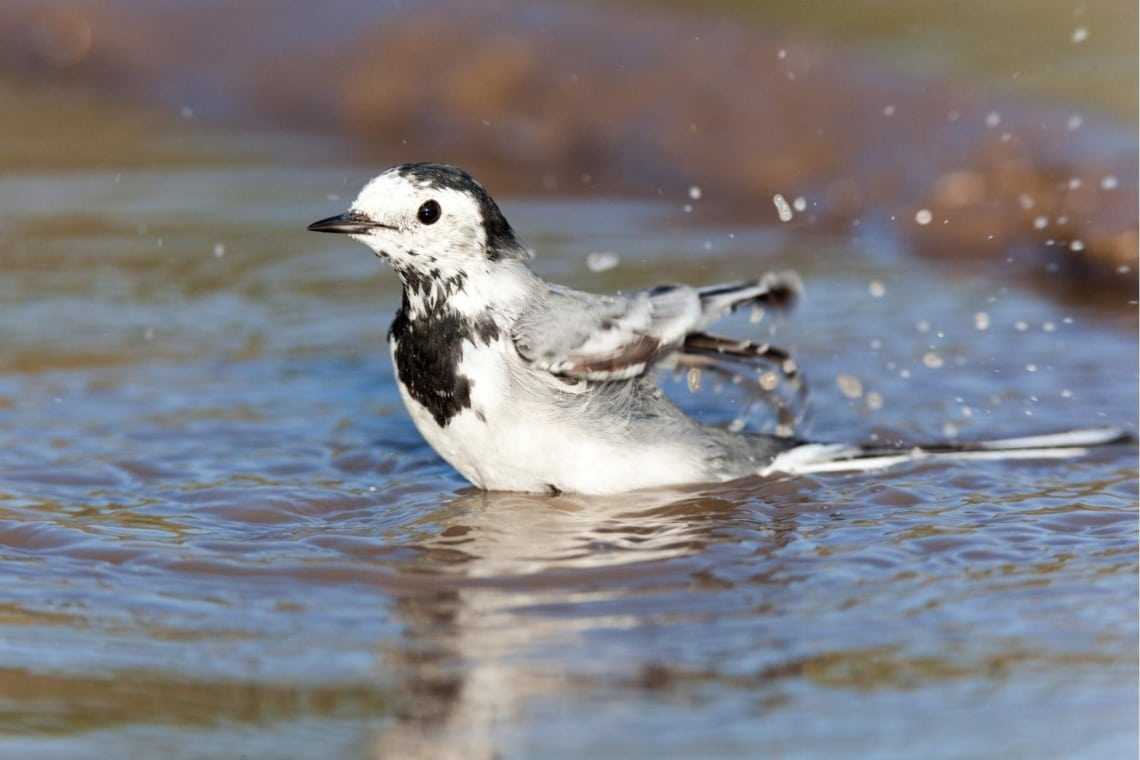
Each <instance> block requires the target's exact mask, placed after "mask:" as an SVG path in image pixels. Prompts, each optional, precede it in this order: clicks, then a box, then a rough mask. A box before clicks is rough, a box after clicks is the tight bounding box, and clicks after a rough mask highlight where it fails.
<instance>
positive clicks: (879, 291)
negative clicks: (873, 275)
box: [867, 280, 887, 298]
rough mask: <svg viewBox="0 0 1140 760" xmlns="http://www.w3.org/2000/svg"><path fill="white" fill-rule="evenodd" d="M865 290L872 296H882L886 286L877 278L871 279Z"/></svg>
mask: <svg viewBox="0 0 1140 760" xmlns="http://www.w3.org/2000/svg"><path fill="white" fill-rule="evenodd" d="M867 292H868V293H870V294H871V296H872V297H874V298H882V297H883V294H884V293H886V292H887V286H886V285H884V284H883V283H882V282H880V281H879V280H871V283H870V284H869V285H868V286H867Z"/></svg>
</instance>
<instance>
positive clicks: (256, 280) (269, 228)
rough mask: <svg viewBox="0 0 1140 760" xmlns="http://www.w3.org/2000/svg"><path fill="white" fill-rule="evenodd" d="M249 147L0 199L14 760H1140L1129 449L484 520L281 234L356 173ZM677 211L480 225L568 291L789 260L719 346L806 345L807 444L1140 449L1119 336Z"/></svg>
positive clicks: (312, 256)
mask: <svg viewBox="0 0 1140 760" xmlns="http://www.w3.org/2000/svg"><path fill="white" fill-rule="evenodd" d="M230 147H231V148H234V151H235V152H236V153H238V154H243V155H246V156H247V157H248V156H255V158H254V159H247V160H246V161H245V162H244V163H242V164H239V165H228V164H227V163H226V162H224V161H217V162H212V161H197V162H194V163H192V164H191V165H187V166H181V167H179V166H174V167H171V166H169V165H162V166H158V167H155V168H147V167H142V168H138V169H130V168H125V169H124V170H123V171H106V170H103V169H100V168H97V167H96V168H92V169H73V170H69V171H64V170H61V171H58V172H27V173H16V174H8V175H6V176H4V177H2V178H0V208H2V209H3V212H2V217H0V224H2V225H3V226H2V227H0V230H2V234H3V241H2V256H3V261H4V270H5V271H4V277H3V279H0V303H2V304H3V307H2V308H3V314H4V320H3V327H0V358H2V372H0V559H2V561H3V567H4V583H3V591H2V592H0V704H2V705H3V710H2V711H0V729H2V733H3V734H4V736H5V737H6V738H4V739H0V753H2V754H4V755H6V756H13V757H45V758H46V757H76V756H124V757H125V756H134V757H210V756H222V755H224V756H238V755H244V756H250V757H275V758H281V757H305V756H314V755H317V754H320V755H323V756H326V757H327V756H333V757H358V756H359V757H372V756H384V757H387V756H392V757H395V756H420V757H492V756H505V757H568V758H569V757H581V756H586V755H591V756H601V757H609V756H622V757H653V756H662V755H667V756H706V757H713V756H722V757H729V756H757V755H764V756H780V757H818V756H834V755H836V754H839V753H845V754H852V755H861V756H875V757H914V756H924V757H985V756H988V757H999V756H1001V757H1009V756H1038V757H1072V756H1076V755H1082V756H1099V757H1110V756H1117V757H1131V756H1134V755H1135V752H1136V714H1137V697H1136V694H1137V677H1136V673H1137V669H1136V665H1137V660H1136V640H1137V622H1136V621H1137V557H1136V555H1137V512H1136V506H1137V462H1136V451H1135V449H1134V448H1131V447H1122V448H1116V449H1107V450H1104V451H1100V452H1097V453H1095V454H1094V455H1092V456H1088V457H1085V458H1082V459H1077V460H1072V461H1062V462H1056V461H1052V462H1018V463H1013V464H1010V463H1000V462H981V463H978V462H974V463H969V464H953V463H949V464H946V463H938V464H935V463H917V464H913V465H908V466H906V467H900V468H897V469H894V470H892V471H890V472H888V473H876V474H854V475H831V476H826V477H814V478H794V479H792V478H775V479H770V480H760V479H753V480H746V481H741V482H736V483H731V484H727V485H722V486H710V487H692V488H688V489H681V490H678V491H673V492H667V493H639V494H633V495H627V496H621V497H611V498H582V497H575V496H569V495H565V496H560V497H545V496H543V497H540V496H529V495H512V494H485V493H480V492H478V491H475V490H473V489H471V488H470V487H468V486H466V484H465V483H464V482H463V481H462V480H461V479H460V478H459V477H458V476H457V475H456V474H455V473H454V472H453V471H451V470H450V468H448V467H447V466H446V465H445V464H443V463H442V462H441V461H440V460H439V459H438V458H437V457H436V456H435V454H434V453H433V452H432V451H431V450H430V449H429V448H428V447H427V446H426V445H425V444H424V443H423V441H422V440H421V439H420V437H419V435H418V434H417V433H416V431H415V429H414V428H413V426H412V424H411V422H410V421H409V420H408V418H407V416H406V414H405V412H404V411H403V408H402V406H401V404H400V401H399V398H398V395H397V393H396V390H395V386H394V384H393V380H392V372H391V366H390V361H389V359H388V357H387V350H386V346H385V332H386V329H387V325H388V322H389V320H390V318H391V315H392V313H393V312H394V310H395V307H396V305H397V304H398V299H399V293H398V288H397V284H396V280H395V277H394V276H393V275H392V274H391V273H390V272H388V271H386V270H385V269H384V268H383V266H382V265H381V263H380V262H379V261H378V260H377V259H375V258H374V257H372V256H371V255H370V254H369V253H368V251H366V250H365V249H364V248H363V247H360V246H358V245H355V244H353V243H351V241H347V240H339V239H336V238H333V237H331V236H319V235H312V234H308V233H306V232H305V231H304V226H305V225H306V224H307V223H308V222H310V221H312V220H314V219H317V218H321V217H323V216H327V215H329V214H332V213H336V212H338V211H339V210H341V209H342V208H343V207H344V206H345V205H346V204H347V202H348V201H349V200H350V199H351V197H352V195H353V194H354V193H355V190H356V189H357V188H358V187H359V185H360V184H361V183H362V181H363V180H364V179H365V178H366V177H367V175H368V174H369V171H368V170H367V169H353V170H345V169H343V168H339V167H337V166H335V165H330V164H329V163H328V162H325V161H315V162H310V163H306V164H304V165H301V166H298V165H296V164H295V163H291V162H290V161H288V160H285V159H284V158H282V157H280V156H278V157H276V158H273V156H272V150H273V149H272V145H270V147H269V148H268V149H267V148H266V143H265V142H258V144H257V146H256V147H255V146H254V145H249V146H242V145H238V146H236V147H234V146H230ZM246 147H248V148H249V149H248V150H245V148H246ZM228 149H229V148H227V150H228ZM266 150H269V152H270V154H271V155H270V158H271V159H272V160H261V159H257V158H256V156H258V155H264V151H266ZM259 151H261V153H259ZM317 153H319V151H317ZM492 189H493V188H492ZM695 205H696V208H695V209H693V211H692V213H686V211H685V209H684V208H683V207H682V205H681V204H679V203H667V202H660V203H644V202H634V201H627V200H618V199H603V200H591V201H572V200H525V199H509V198H508V199H503V206H504V209H505V211H506V213H507V215H508V216H509V218H511V220H512V222H513V223H514V225H515V227H516V228H517V229H518V230H519V231H520V233H521V234H522V235H523V236H524V238H525V239H526V241H527V242H528V243H529V244H530V245H532V246H533V247H535V248H536V249H537V251H538V255H539V258H538V260H537V267H538V269H539V270H540V271H541V272H542V273H544V274H545V275H547V276H548V277H551V278H553V279H557V280H559V281H562V282H565V283H568V284H571V285H575V286H579V287H584V288H590V289H595V290H613V289H618V288H628V287H634V286H637V285H651V284H655V283H658V282H664V281H674V280H684V281H689V282H715V281H718V280H721V279H728V278H734V277H749V276H755V275H757V274H758V273H761V272H763V271H766V270H769V269H783V268H794V269H797V270H798V271H799V272H800V273H801V274H802V276H803V277H804V280H805V283H806V286H807V297H806V299H805V300H804V301H803V302H802V304H801V305H800V307H799V308H798V309H797V310H796V311H795V312H794V313H793V314H792V315H791V316H790V317H788V318H787V319H785V320H783V321H782V322H780V321H779V320H776V321H771V320H766V321H765V322H764V323H762V324H761V325H759V326H754V325H750V324H749V323H748V321H747V319H746V318H743V317H742V318H741V319H740V320H738V321H735V322H732V323H731V324H730V325H729V327H728V328H727V329H731V330H733V331H735V332H736V333H738V334H740V335H742V336H748V335H756V334H760V335H762V336H766V335H767V334H768V332H769V330H770V329H773V328H774V329H776V330H777V332H776V335H775V336H774V337H773V339H774V340H778V341H779V342H781V343H783V344H785V345H787V346H789V347H791V348H792V349H794V351H795V353H796V355H797V356H798V357H799V360H800V362H801V365H802V366H803V368H804V371H805V372H806V373H807V376H808V379H809V382H810V383H811V386H812V389H813V395H812V410H813V413H812V423H811V426H810V427H809V428H806V429H805V433H807V432H810V434H811V435H812V436H814V437H816V438H821V439H827V440H856V439H865V438H869V437H872V436H875V435H878V436H880V437H881V438H893V437H899V436H902V437H907V438H911V439H929V438H939V437H943V436H946V435H957V436H960V437H964V438H965V437H986V436H994V435H1007V434H1011V435H1013V434H1022V433H1029V432H1041V431H1048V430H1054V429H1065V428H1068V427H1072V426H1077V425H1100V424H1117V425H1125V426H1126V427H1128V428H1129V429H1130V430H1133V431H1134V430H1135V421H1136V417H1137V399H1136V387H1137V373H1136V366H1137V350H1136V333H1135V325H1134V324H1133V323H1132V319H1131V318H1123V317H1120V316H1119V315H1120V314H1121V313H1122V311H1121V310H1120V309H1117V308H1114V309H1110V310H1107V311H1106V310H1103V309H1099V308H1097V307H1096V306H1095V305H1065V304H1059V303H1057V302H1054V301H1051V300H1048V299H1047V298H1046V297H1044V296H1042V295H1041V294H1040V291H1038V290H1035V289H1034V290H1030V289H1027V288H1026V286H1025V284H1024V282H1023V281H1022V280H1023V278H1022V276H1021V275H1022V274H1023V273H1021V272H1019V271H1018V270H1016V269H1015V268H1014V267H1013V266H1012V265H1011V264H1007V263H1005V262H1002V261H998V262H996V263H993V264H979V263H978V262H977V261H972V262H968V263H961V264H956V263H954V262H942V263H935V262H930V261H921V260H916V259H913V258H910V257H909V256H908V255H907V252H906V250H905V248H904V246H902V244H900V243H899V242H898V241H897V240H895V239H894V238H892V237H891V236H890V235H889V234H888V231H885V230H874V229H858V228H856V229H855V230H854V232H853V234H852V235H850V236H840V237H829V236H821V235H807V234H805V233H803V232H802V231H797V230H796V229H795V228H793V227H783V228H779V229H766V228H756V227H745V226H738V227H727V226H725V225H723V224H722V223H717V222H713V221H710V218H711V217H710V216H707V215H705V214H704V213H703V211H704V210H703V208H702V207H701V204H700V202H697V203H696V204H695ZM591 251H612V252H616V253H618V254H620V256H621V263H620V264H619V266H618V268H617V269H615V270H612V271H609V272H605V273H594V272H590V271H589V270H588V269H587V268H586V266H585V263H584V262H585V256H586V254H587V253H589V252H591ZM1056 276H1058V277H1060V276H1063V275H1061V274H1060V273H1058V274H1057V275H1056ZM981 314H984V315H985V316H984V317H982V316H979V315H981ZM979 325H983V326H985V328H986V329H979ZM840 376H844V378H845V380H844V382H843V384H842V386H843V388H846V389H847V390H848V394H849V395H845V394H844V393H843V392H842V390H841V387H840V384H839V383H837V378H839V377H840ZM851 378H857V379H858V380H859V382H860V385H861V386H862V389H863V393H862V395H861V396H855V397H850V395H851V394H850V390H851V388H852V384H851V381H850V379H851ZM669 387H670V390H671V391H672V392H673V393H674V394H675V395H678V396H679V397H680V399H681V401H682V403H683V404H685V405H686V406H687V407H688V408H689V409H691V410H692V411H693V412H694V413H697V414H704V415H709V416H710V417H712V416H716V415H717V414H723V413H724V405H725V403H727V402H726V401H725V400H724V399H722V398H721V397H719V396H717V395H716V394H709V393H705V394H702V395H700V396H697V397H692V396H689V395H688V394H687V392H686V391H685V390H684V386H683V384H674V385H670V386H669ZM873 394H877V396H876V395H873Z"/></svg>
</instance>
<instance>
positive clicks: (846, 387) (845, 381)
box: [835, 375, 863, 398]
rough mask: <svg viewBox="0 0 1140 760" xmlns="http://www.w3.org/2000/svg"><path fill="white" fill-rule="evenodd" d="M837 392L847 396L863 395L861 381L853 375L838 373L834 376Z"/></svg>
mask: <svg viewBox="0 0 1140 760" xmlns="http://www.w3.org/2000/svg"><path fill="white" fill-rule="evenodd" d="M835 384H836V385H838V386H839V392H840V393H842V394H843V395H844V396H846V397H847V398H859V397H860V396H862V395H863V383H862V382H861V381H860V380H859V378H857V377H855V376H854V375H840V376H839V377H837V378H835Z"/></svg>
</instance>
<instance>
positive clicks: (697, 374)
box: [685, 367, 701, 393]
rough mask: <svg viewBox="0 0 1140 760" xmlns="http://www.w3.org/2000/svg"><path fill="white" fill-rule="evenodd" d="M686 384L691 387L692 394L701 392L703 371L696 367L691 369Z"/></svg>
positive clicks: (686, 377)
mask: <svg viewBox="0 0 1140 760" xmlns="http://www.w3.org/2000/svg"><path fill="white" fill-rule="evenodd" d="M685 382H686V383H687V384H688V386H689V392H690V393H696V392H697V391H699V390H700V389H701V371H700V370H699V369H697V368H696V367H693V368H691V369H690V370H689V372H688V374H687V375H686V376H685Z"/></svg>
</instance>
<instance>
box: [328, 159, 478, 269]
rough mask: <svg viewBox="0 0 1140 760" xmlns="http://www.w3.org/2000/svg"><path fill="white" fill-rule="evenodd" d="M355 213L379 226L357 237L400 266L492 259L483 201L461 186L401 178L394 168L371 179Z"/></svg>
mask: <svg viewBox="0 0 1140 760" xmlns="http://www.w3.org/2000/svg"><path fill="white" fill-rule="evenodd" d="M349 214H350V215H359V216H360V218H361V221H363V220H368V221H370V222H373V223H375V224H376V226H375V227H372V228H370V229H368V230H367V231H365V232H361V234H356V235H352V237H353V238H355V239H357V240H359V242H361V243H364V244H365V245H367V246H368V247H369V248H372V250H373V251H375V252H376V253H377V254H378V255H381V256H384V258H385V259H389V260H390V261H391V262H392V264H393V265H394V267H397V268H408V267H410V268H413V269H421V270H427V269H431V268H433V267H439V265H441V264H442V265H445V267H447V265H448V264H451V265H461V267H462V265H463V264H464V263H469V264H470V263H472V262H473V261H481V260H486V258H487V231H486V229H484V226H483V214H482V211H481V209H480V206H479V203H478V201H477V199H475V197H474V196H472V195H471V194H470V193H466V191H464V190H461V189H455V188H450V187H439V186H433V185H432V183H429V182H426V181H423V180H418V179H416V178H415V177H401V175H400V174H399V173H398V172H397V170H394V169H390V170H388V171H386V172H384V173H383V174H381V175H378V177H376V178H375V179H373V180H372V181H370V182H368V185H366V186H365V188H364V189H363V190H361V191H360V195H359V196H357V199H356V201H355V202H353V203H352V206H351V210H350V212H349ZM448 268H449V267H448Z"/></svg>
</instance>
